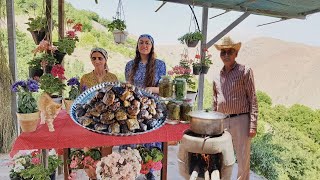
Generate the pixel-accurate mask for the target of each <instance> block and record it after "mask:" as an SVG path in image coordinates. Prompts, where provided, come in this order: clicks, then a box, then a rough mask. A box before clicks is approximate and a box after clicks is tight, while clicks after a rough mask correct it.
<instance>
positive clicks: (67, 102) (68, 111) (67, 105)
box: [63, 99, 73, 114]
mask: <svg viewBox="0 0 320 180" xmlns="http://www.w3.org/2000/svg"><path fill="white" fill-rule="evenodd" d="M63 103H64V106H65V107H66V111H67V113H68V114H70V108H71V106H72V104H73V100H68V99H63Z"/></svg>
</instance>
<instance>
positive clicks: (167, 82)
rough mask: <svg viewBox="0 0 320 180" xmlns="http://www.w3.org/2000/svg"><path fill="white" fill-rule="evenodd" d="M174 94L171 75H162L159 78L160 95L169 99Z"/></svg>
mask: <svg viewBox="0 0 320 180" xmlns="http://www.w3.org/2000/svg"><path fill="white" fill-rule="evenodd" d="M172 95H173V82H172V80H171V77H170V76H161V79H160V80H159V96H160V97H161V98H164V99H167V98H171V97H172Z"/></svg>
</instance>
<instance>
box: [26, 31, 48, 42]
mask: <svg viewBox="0 0 320 180" xmlns="http://www.w3.org/2000/svg"><path fill="white" fill-rule="evenodd" d="M30 33H31V35H32V38H33V40H34V42H35V43H36V45H38V44H39V43H40V42H41V41H42V40H43V39H44V37H45V36H46V31H45V30H40V31H30Z"/></svg>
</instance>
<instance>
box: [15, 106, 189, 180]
mask: <svg viewBox="0 0 320 180" xmlns="http://www.w3.org/2000/svg"><path fill="white" fill-rule="evenodd" d="M54 128H55V131H54V132H49V130H48V127H47V125H46V124H44V125H39V126H38V128H37V130H36V131H35V132H31V133H22V134H20V135H19V136H18V137H17V139H16V140H15V142H14V144H13V147H12V150H11V152H10V156H11V157H13V156H14V155H15V154H16V153H17V152H18V151H19V150H25V149H51V148H56V149H64V152H65V154H66V152H67V149H68V148H83V147H98V146H119V145H124V144H142V143H150V142H163V153H164V158H163V161H162V162H163V168H162V172H161V179H164V180H166V178H167V160H168V159H167V158H168V142H169V141H178V140H180V139H181V138H182V135H183V132H184V131H185V130H186V129H188V128H189V125H186V124H178V125H168V124H166V125H164V126H162V127H161V128H159V129H157V130H154V131H152V132H149V133H145V134H141V135H135V136H109V135H104V134H98V133H95V132H91V131H89V130H86V129H85V128H82V127H81V126H79V125H77V124H76V123H74V122H73V121H72V119H71V118H70V116H69V115H68V114H67V113H66V111H65V110H61V111H60V113H59V114H58V116H57V117H56V118H55V121H54ZM64 159H65V158H64ZM64 169H65V170H67V167H66V161H65V164H64ZM65 172H68V171H65ZM64 174H65V179H67V176H68V174H67V173H64Z"/></svg>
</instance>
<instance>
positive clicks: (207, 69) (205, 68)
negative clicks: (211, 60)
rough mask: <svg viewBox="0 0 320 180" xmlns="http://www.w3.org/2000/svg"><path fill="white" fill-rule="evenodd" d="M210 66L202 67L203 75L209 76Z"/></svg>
mask: <svg viewBox="0 0 320 180" xmlns="http://www.w3.org/2000/svg"><path fill="white" fill-rule="evenodd" d="M209 68H210V66H206V65H202V66H201V73H202V74H207V73H208V71H209Z"/></svg>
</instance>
